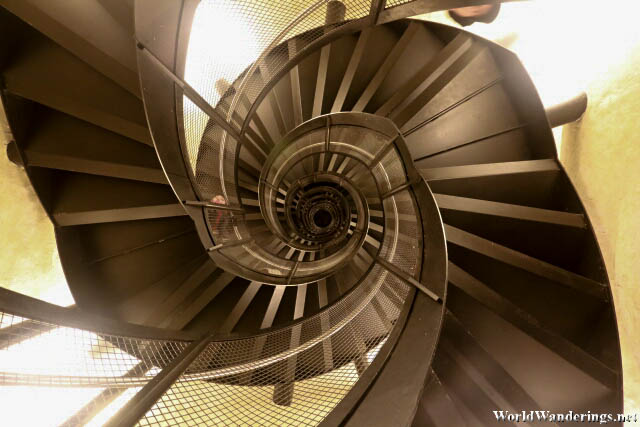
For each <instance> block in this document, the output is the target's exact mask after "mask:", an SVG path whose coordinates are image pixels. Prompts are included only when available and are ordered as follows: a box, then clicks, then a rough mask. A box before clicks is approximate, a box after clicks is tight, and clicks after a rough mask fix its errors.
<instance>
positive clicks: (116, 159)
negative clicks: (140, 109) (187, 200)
mask: <svg viewBox="0 0 640 427" xmlns="http://www.w3.org/2000/svg"><path fill="white" fill-rule="evenodd" d="M25 145H26V146H25V147H24V148H23V151H24V153H25V155H26V158H27V164H28V165H29V166H39V167H45V168H52V169H60V170H67V171H72V172H82V173H85V174H94V175H102V176H109V177H113V178H124V179H130V180H136V181H145V182H152V183H157V184H168V181H167V178H166V176H165V174H164V172H163V171H162V168H161V167H160V163H159V162H158V158H157V155H156V152H155V150H153V148H151V147H147V146H144V145H142V144H140V143H138V142H136V141H133V140H131V139H128V138H126V137H123V136H121V135H118V134H116V133H113V132H110V131H107V130H105V129H104V128H101V127H97V126H94V125H92V124H90V123H88V122H85V121H82V120H78V119H76V118H74V117H72V116H69V115H66V114H64V113H60V112H58V111H55V110H48V111H45V112H44V113H43V115H42V116H41V118H40V122H39V126H36V127H35V129H34V130H33V132H32V134H31V135H29V137H28V139H27V140H26V141H25Z"/></svg>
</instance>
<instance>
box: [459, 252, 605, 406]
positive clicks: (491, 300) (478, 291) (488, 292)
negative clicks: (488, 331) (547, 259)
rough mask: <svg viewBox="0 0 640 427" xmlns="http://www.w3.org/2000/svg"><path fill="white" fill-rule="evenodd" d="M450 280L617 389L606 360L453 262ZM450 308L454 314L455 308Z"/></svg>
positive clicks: (575, 364)
mask: <svg viewBox="0 0 640 427" xmlns="http://www.w3.org/2000/svg"><path fill="white" fill-rule="evenodd" d="M449 282H450V283H451V284H453V285H454V286H455V287H457V288H459V289H461V290H462V291H463V292H465V293H466V294H468V295H469V296H470V297H471V298H473V299H475V300H477V301H478V302H479V303H481V304H483V305H484V306H486V307H487V308H489V309H490V310H492V311H493V312H494V313H496V314H497V315H498V316H500V317H502V318H503V319H505V320H506V321H508V322H510V323H511V324H513V325H514V326H516V327H517V328H519V329H520V330H521V331H523V332H524V333H526V334H528V335H529V336H531V337H532V338H534V339H535V340H537V341H539V342H540V343H541V344H543V345H545V346H546V347H547V348H549V349H550V350H552V351H553V352H555V353H556V354H558V355H559V356H560V357H563V358H564V359H565V360H567V361H568V362H570V363H571V364H572V365H574V366H576V367H577V368H579V369H581V370H583V371H584V372H585V373H586V374H588V375H590V376H593V377H594V378H595V379H596V380H598V381H599V382H601V383H602V384H603V385H605V386H607V387H609V388H612V389H613V388H615V385H616V382H617V374H616V373H615V371H613V370H612V369H611V368H610V367H608V366H607V365H606V364H605V363H603V362H602V361H600V360H598V359H596V358H595V357H593V356H592V355H590V354H588V353H587V352H585V351H584V350H583V349H581V348H580V347H578V346H577V345H575V344H574V343H572V342H570V341H569V340H567V339H566V338H563V337H562V336H560V335H558V334H557V333H554V332H553V331H551V330H549V329H547V328H545V327H544V326H543V325H541V323H540V322H539V321H538V320H537V319H536V318H534V317H533V316H532V315H530V314H529V313H527V312H526V311H524V310H523V309H521V308H519V307H517V306H515V305H514V304H513V303H511V302H510V301H509V300H507V299H506V298H505V297H503V296H501V295H500V294H498V293H497V292H495V291H494V290H492V289H491V288H490V287H488V286H487V285H485V284H484V283H482V282H481V281H479V280H478V279H476V278H475V277H473V276H471V275H470V274H469V273H467V272H465V271H464V270H462V269H461V268H459V267H458V266H456V265H455V264H453V263H451V262H449ZM451 309H452V311H454V313H455V310H454V308H453V307H452V308H451ZM527 409H528V408H527Z"/></svg>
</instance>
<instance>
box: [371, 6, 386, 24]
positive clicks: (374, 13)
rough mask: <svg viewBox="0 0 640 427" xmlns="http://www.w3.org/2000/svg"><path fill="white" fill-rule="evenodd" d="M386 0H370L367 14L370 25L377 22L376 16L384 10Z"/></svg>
mask: <svg viewBox="0 0 640 427" xmlns="http://www.w3.org/2000/svg"><path fill="white" fill-rule="evenodd" d="M386 3H387V0H371V7H370V8H369V16H370V17H371V25H376V24H377V23H378V17H379V16H380V12H382V11H383V10H384V7H385V5H386Z"/></svg>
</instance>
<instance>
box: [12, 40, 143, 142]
mask: <svg viewBox="0 0 640 427" xmlns="http://www.w3.org/2000/svg"><path fill="white" fill-rule="evenodd" d="M19 52H20V55H19V56H17V57H15V58H14V60H13V61H12V62H11V63H10V64H8V65H7V67H6V68H5V70H4V72H3V76H4V82H5V86H6V89H7V90H8V91H9V92H10V93H13V94H15V95H18V96H21V97H24V98H27V99H30V100H32V101H35V102H38V103H40V104H44V105H46V106H48V107H50V108H53V109H55V110H59V111H61V112H64V113H66V114H69V115H72V116H75V117H77V118H79V119H82V120H84V121H87V122H89V123H93V124H95V125H98V126H101V127H104V128H105V129H108V130H110V131H112V132H115V133H118V134H120V135H123V136H126V137H128V138H131V139H134V140H136V141H139V142H142V143H144V144H147V145H149V146H152V145H153V144H152V142H151V137H150V135H149V130H148V127H147V121H146V117H145V113H144V108H143V105H142V101H141V100H140V99H138V98H136V97H135V96H134V95H132V94H131V93H129V92H127V91H126V90H125V89H123V88H121V87H120V86H118V85H117V84H116V83H114V82H113V81H112V80H110V79H109V78H107V77H105V76H103V75H102V74H100V73H99V72H98V71H96V70H94V69H93V68H91V67H90V66H89V65H87V64H85V63H84V62H82V61H81V60H79V59H78V58H77V57H75V56H74V55H73V54H71V53H70V52H68V51H66V50H65V49H63V48H62V47H60V46H58V45H57V44H55V43H54V42H52V41H50V40H48V39H46V38H45V37H42V36H37V37H36V36H34V38H33V40H28V41H26V42H25V45H24V46H23V47H22V49H21V50H20V51H19Z"/></svg>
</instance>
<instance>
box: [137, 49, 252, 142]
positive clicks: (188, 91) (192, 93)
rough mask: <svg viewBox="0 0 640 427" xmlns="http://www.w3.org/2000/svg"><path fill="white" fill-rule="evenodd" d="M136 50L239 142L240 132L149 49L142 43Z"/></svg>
mask: <svg viewBox="0 0 640 427" xmlns="http://www.w3.org/2000/svg"><path fill="white" fill-rule="evenodd" d="M138 49H140V51H141V52H142V53H144V54H145V55H146V56H147V57H148V58H149V59H150V60H151V62H153V63H154V64H155V65H156V66H157V67H158V69H160V70H161V71H162V72H163V73H164V74H165V75H167V76H168V77H169V78H170V79H171V80H172V81H173V82H174V83H175V84H176V85H177V86H178V87H179V88H180V89H182V91H183V92H184V94H185V95H186V96H187V98H189V99H190V100H191V101H193V103H194V104H196V105H197V106H198V108H200V109H201V110H202V111H204V113H205V114H206V115H207V116H209V117H210V118H211V120H213V121H214V122H216V124H217V125H218V126H220V127H221V128H222V129H224V130H225V131H226V132H227V133H228V134H229V135H231V136H232V137H233V138H234V139H235V140H236V141H238V142H241V141H242V137H241V136H240V131H239V130H238V129H236V128H234V127H233V126H232V125H231V124H230V123H228V122H227V121H226V120H225V119H224V118H223V117H222V116H221V115H220V114H218V112H217V111H216V110H215V109H214V108H213V107H212V106H211V104H209V103H208V102H207V101H206V100H205V99H204V98H203V97H202V96H200V94H199V93H198V91H196V90H195V89H194V88H193V87H191V85H189V84H188V83H187V82H185V81H184V80H182V79H181V78H180V77H178V76H176V75H175V74H174V73H173V72H172V71H171V70H170V69H169V67H167V66H166V65H165V64H163V63H162V61H160V59H158V58H157V57H156V56H155V55H154V54H153V53H152V52H151V51H150V50H149V49H147V48H146V47H145V46H144V45H143V44H142V43H140V42H138Z"/></svg>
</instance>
